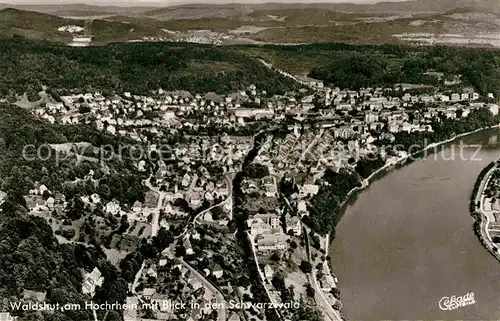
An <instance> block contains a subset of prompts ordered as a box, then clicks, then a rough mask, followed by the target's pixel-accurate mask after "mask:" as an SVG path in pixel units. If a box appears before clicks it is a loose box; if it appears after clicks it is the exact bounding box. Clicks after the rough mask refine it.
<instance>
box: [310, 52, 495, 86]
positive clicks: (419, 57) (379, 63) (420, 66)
mask: <svg viewBox="0 0 500 321" xmlns="http://www.w3.org/2000/svg"><path fill="white" fill-rule="evenodd" d="M315 49H316V50H317V51H318V52H321V53H322V54H323V55H324V56H325V57H329V58H331V59H329V60H328V61H325V62H324V63H319V64H316V65H315V67H314V68H313V69H312V70H311V72H310V76H311V77H313V78H317V79H321V80H324V81H326V82H328V83H333V84H335V85H337V86H339V87H341V88H352V89H359V88H361V87H368V86H383V85H388V86H392V85H394V84H396V83H414V84H419V83H423V84H428V85H440V84H442V83H443V82H444V80H445V78H446V77H453V76H457V75H462V80H463V81H464V83H465V85H471V86H474V87H475V88H476V89H477V90H478V91H479V92H481V93H483V94H485V93H488V92H493V93H496V94H497V95H498V94H500V85H499V84H500V71H499V67H500V52H499V51H497V50H491V49H476V48H474V49H471V48H456V47H438V46H436V47H429V48H427V47H426V48H419V47H412V46H402V45H384V46H366V45H360V46H355V45H341V44H326V45H314V44H313V45H308V46H306V47H305V48H304V50H308V51H314V50H315ZM302 54H303V53H302ZM431 70H433V71H437V72H442V73H443V74H444V76H445V77H443V78H442V79H439V78H438V77H436V76H435V75H430V74H426V73H427V72H428V71H431Z"/></svg>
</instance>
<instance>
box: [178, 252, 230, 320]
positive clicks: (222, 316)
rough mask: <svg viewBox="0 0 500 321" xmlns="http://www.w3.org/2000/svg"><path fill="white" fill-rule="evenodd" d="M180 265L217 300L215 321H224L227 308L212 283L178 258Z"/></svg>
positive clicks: (222, 297)
mask: <svg viewBox="0 0 500 321" xmlns="http://www.w3.org/2000/svg"><path fill="white" fill-rule="evenodd" d="M179 260H180V261H181V263H182V264H183V265H184V266H185V267H186V268H187V269H188V270H189V271H191V273H193V274H194V275H195V276H196V278H198V280H200V281H201V283H203V285H204V286H205V288H206V289H208V290H209V291H210V292H212V294H214V295H215V297H216V299H217V307H218V309H217V320H218V321H226V309H225V307H226V306H227V302H226V300H224V296H223V295H222V294H221V293H220V292H219V290H217V289H216V288H215V287H214V286H213V285H212V283H210V282H209V281H208V280H207V279H205V277H204V276H203V275H201V274H200V273H199V272H198V271H196V269H195V268H193V267H192V266H191V265H189V264H188V263H187V262H185V261H184V260H183V259H181V258H179Z"/></svg>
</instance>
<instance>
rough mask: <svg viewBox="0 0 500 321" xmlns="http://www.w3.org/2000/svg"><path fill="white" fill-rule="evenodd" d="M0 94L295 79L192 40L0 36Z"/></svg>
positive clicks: (279, 88)
mask: <svg viewBox="0 0 500 321" xmlns="http://www.w3.org/2000/svg"><path fill="white" fill-rule="evenodd" d="M0 60H1V61H8V63H3V64H1V65H0V96H5V95H9V94H13V92H14V93H17V94H22V93H24V92H26V91H27V90H29V89H30V92H33V94H32V96H33V95H36V93H37V92H38V91H39V90H41V86H42V85H45V86H48V87H50V88H53V89H55V90H65V89H75V90H80V91H91V90H101V91H102V90H109V91H118V92H123V91H130V92H133V93H139V94H145V93H147V92H149V91H150V90H156V89H158V88H163V89H165V90H188V91H191V92H211V91H213V92H219V93H227V92H230V91H235V90H241V89H242V88H245V87H248V86H249V85H250V84H255V85H256V86H257V87H258V88H259V89H262V90H266V91H267V92H268V93H269V94H274V93H284V92H286V91H288V90H290V89H293V88H295V87H296V84H295V83H294V82H293V81H292V80H290V79H288V78H285V77H283V76H280V75H278V74H276V73H273V72H272V71H271V70H269V69H268V68H266V67H265V66H263V65H261V64H260V63H259V62H258V61H257V60H255V59H251V58H249V56H248V55H246V54H244V53H238V52H232V51H230V50H228V49H224V48H217V47H214V46H206V45H195V44H169V43H125V44H123V43H122V44H111V45H107V46H103V47H91V48H70V47H65V46H63V45H60V44H55V43H50V42H43V41H28V40H25V39H23V38H19V37H15V38H13V39H0Z"/></svg>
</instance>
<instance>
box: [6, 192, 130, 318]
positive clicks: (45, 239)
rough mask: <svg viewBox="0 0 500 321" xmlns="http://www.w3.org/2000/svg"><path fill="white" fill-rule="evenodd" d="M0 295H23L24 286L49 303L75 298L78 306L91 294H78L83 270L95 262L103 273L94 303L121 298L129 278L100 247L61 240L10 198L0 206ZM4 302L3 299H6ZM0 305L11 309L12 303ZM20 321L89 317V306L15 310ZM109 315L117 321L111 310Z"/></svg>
mask: <svg viewBox="0 0 500 321" xmlns="http://www.w3.org/2000/svg"><path fill="white" fill-rule="evenodd" d="M0 210H1V212H0V233H1V235H2V241H1V242H0V297H1V298H10V301H12V302H16V301H17V300H16V299H15V298H19V297H22V292H23V290H32V291H39V292H46V294H47V297H46V298H47V302H48V303H53V304H55V303H59V304H66V303H71V304H74V303H78V304H81V305H82V306H84V305H85V301H88V300H90V297H88V296H87V295H84V294H82V291H81V287H82V281H83V277H82V274H81V271H83V270H85V271H87V272H90V271H91V270H92V269H93V268H94V267H96V266H97V267H98V268H99V270H100V271H101V272H102V273H103V276H105V282H104V284H103V286H102V288H101V289H99V290H98V291H97V294H96V298H95V300H96V301H97V302H106V301H107V302H124V300H125V297H124V296H125V295H126V293H127V283H126V282H125V280H123V279H122V278H121V277H120V274H119V272H118V270H117V269H116V268H115V267H113V266H112V265H111V264H110V263H109V262H108V261H107V260H106V256H105V254H104V253H103V252H102V250H101V249H100V248H98V247H91V246H90V247H86V246H83V245H72V244H59V243H58V242H57V240H56V238H55V237H54V234H53V232H52V229H51V227H50V226H49V225H48V224H47V223H46V221H45V220H44V219H42V218H38V217H33V216H29V215H28V214H27V213H26V210H25V209H24V208H23V207H22V206H21V205H19V204H17V203H16V200H15V199H12V198H8V199H7V201H6V202H4V203H3V204H2V206H0ZM4 303H5V302H4ZM3 308H8V309H10V306H4V307H3ZM12 313H13V314H14V315H16V316H21V317H22V320H24V321H34V320H40V321H42V320H45V321H74V320H81V321H87V320H93V317H92V312H91V311H90V310H81V311H55V312H53V313H52V312H50V311H49V312H38V313H37V312H33V311H15V312H12ZM110 314H111V316H110V317H111V318H109V317H108V319H110V320H120V315H119V313H118V312H113V311H112V312H111V313H110Z"/></svg>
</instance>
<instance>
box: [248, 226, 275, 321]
mask: <svg viewBox="0 0 500 321" xmlns="http://www.w3.org/2000/svg"><path fill="white" fill-rule="evenodd" d="M246 233H247V236H248V240H249V241H250V244H251V247H252V253H253V257H254V260H255V265H257V270H258V271H259V276H260V280H261V283H262V286H263V287H264V290H266V294H267V297H268V298H269V301H270V302H271V304H272V305H273V308H274V311H276V314H277V315H278V318H279V319H280V320H283V317H282V316H281V313H280V312H279V311H278V309H276V302H274V300H273V297H272V296H271V293H270V292H269V289H268V288H267V286H266V277H265V276H264V273H263V272H262V270H261V268H260V266H259V260H258V258H257V249H256V248H255V242H254V237H253V236H252V235H250V233H249V232H248V231H247V232H246Z"/></svg>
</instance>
